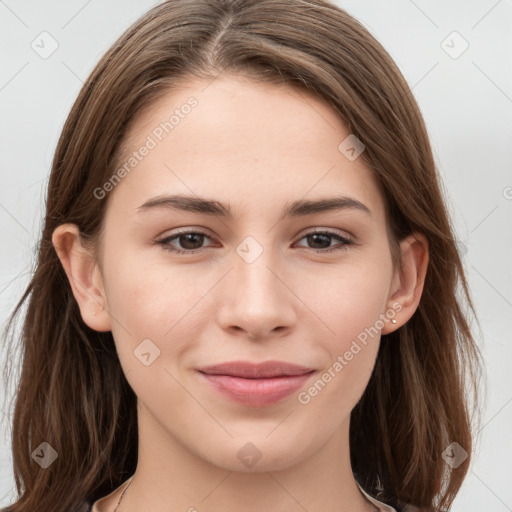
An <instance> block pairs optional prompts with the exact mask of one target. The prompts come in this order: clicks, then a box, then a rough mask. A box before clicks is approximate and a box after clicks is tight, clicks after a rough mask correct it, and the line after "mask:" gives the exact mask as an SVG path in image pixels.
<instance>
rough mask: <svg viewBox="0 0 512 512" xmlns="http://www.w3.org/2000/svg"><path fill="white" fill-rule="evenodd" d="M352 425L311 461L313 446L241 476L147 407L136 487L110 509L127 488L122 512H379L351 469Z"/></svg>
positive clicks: (143, 413) (344, 426) (342, 429)
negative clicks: (200, 451) (201, 453)
mask: <svg viewBox="0 0 512 512" xmlns="http://www.w3.org/2000/svg"><path fill="white" fill-rule="evenodd" d="M349 421H350V418H348V420H347V421H346V422H344V423H343V424H342V425H341V426H340V428H339V429H338V430H337V431H336V432H335V434H334V435H333V436H332V437H331V438H330V439H329V441H328V442H327V443H326V444H325V445H324V446H323V447H321V448H320V449H317V450H312V453H310V454H309V453H307V452H308V450H307V447H300V449H301V450H304V454H303V456H302V457H298V459H300V460H299V462H298V463H295V464H286V463H283V461H282V460H280V461H277V460H272V459H271V457H269V460H267V462H266V463H263V461H264V457H262V458H261V459H260V461H259V462H258V463H257V464H256V465H255V466H254V468H256V467H257V468H258V471H255V469H254V468H252V469H251V470H249V471H233V470H230V469H229V468H225V467H221V464H218V465H215V464H213V463H212V462H210V461H208V460H205V458H204V457H198V456H197V455H196V454H195V453H194V452H193V447H190V449H188V447H186V446H183V444H181V443H179V442H178V441H177V440H176V439H175V438H173V436H172V435H171V433H170V432H169V431H167V430H165V429H164V428H163V427H162V426H161V425H160V424H159V423H158V422H156V421H155V420H154V418H152V416H151V415H150V414H149V412H148V411H147V410H145V409H142V408H141V410H140V411H139V453H138V456H139V457H138V465H137V470H136V471H135V473H134V475H133V477H132V479H131V482H130V483H129V484H130V485H129V488H127V487H126V486H123V488H122V489H119V490H120V492H119V493H116V501H115V504H114V507H113V508H111V509H110V510H111V511H112V512H113V511H114V510H115V506H116V505H117V502H118V498H119V497H120V496H121V492H122V491H123V490H125V489H127V490H126V493H125V495H124V496H123V499H122V501H121V504H120V506H119V507H118V510H117V511H116V512H136V511H139V510H152V511H154V512H164V511H166V512H167V511H168V510H169V509H170V508H172V509H173V510H186V511H188V512H197V511H200V510H205V509H207V510H208V511H209V512H224V511H225V510H243V509H246V508H247V505H248V504H250V506H251V509H252V510H273V511H275V512H304V510H307V511H308V512H320V511H322V512H326V511H327V512H340V511H347V512H349V511H350V512H370V511H372V512H374V511H375V510H376V507H375V506H374V505H373V504H371V503H370V502H369V501H368V500H367V499H366V498H365V497H364V496H363V494H362V493H361V491H360V490H359V488H358V485H357V483H356V481H355V479H354V476H353V473H352V469H351V466H350V456H349V438H348V433H349ZM233 444H234V445H235V444H237V443H233ZM244 444H245V443H243V442H242V443H241V445H242V446H243V445H244ZM221 462H222V461H221ZM110 510H109V512H110Z"/></svg>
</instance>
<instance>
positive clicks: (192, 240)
mask: <svg viewBox="0 0 512 512" xmlns="http://www.w3.org/2000/svg"><path fill="white" fill-rule="evenodd" d="M205 237H206V238H210V237H209V236H208V235H207V234H206V233H203V232H202V231H182V232H181V233H177V234H175V235H172V236H168V237H165V238H163V239H162V240H158V241H157V243H158V244H160V245H161V246H162V249H165V250H166V251H171V252H175V253H177V254H190V253H193V254H195V253H196V252H197V251H198V250H200V249H201V247H200V246H201V245H202V242H203V241H204V238H205ZM173 241H179V242H180V245H181V246H182V247H183V249H185V250H183V249H177V248H176V247H174V246H173V245H171V242H173ZM197 246H199V247H197Z"/></svg>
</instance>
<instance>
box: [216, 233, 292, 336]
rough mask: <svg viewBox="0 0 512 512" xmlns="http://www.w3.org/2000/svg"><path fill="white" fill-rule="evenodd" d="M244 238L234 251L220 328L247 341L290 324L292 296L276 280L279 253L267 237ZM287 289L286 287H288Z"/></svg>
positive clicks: (277, 278)
mask: <svg viewBox="0 0 512 512" xmlns="http://www.w3.org/2000/svg"><path fill="white" fill-rule="evenodd" d="M258 238H259V239H260V240H261V242H260V241H258V240H257V239H256V237H255V236H254V237H253V236H247V237H246V238H244V239H243V240H242V242H240V244H239V245H238V246H236V247H235V251H236V254H235V255H234V261H233V269H232V270H231V272H230V279H229V283H230V284H229V286H228V289H227V290H226V292H227V296H226V297H225V300H223V304H222V307H221V322H222V324H223V326H224V327H233V326H237V327H238V328H242V329H243V330H245V331H246V332H247V333H248V334H249V335H250V336H251V337H263V336H265V335H266V334H267V333H269V332H270V331H271V330H273V329H275V328H277V327H284V326H290V325H291V323H292V322H293V321H294V318H295V315H294V313H293V311H294V308H293V304H292V303H291V302H290V300H291V298H293V294H291V293H290V291H289V290H288V287H287V286H286V285H285V283H284V279H283V277H282V276H280V273H281V272H280V270H279V269H280V268H281V265H280V261H281V258H280V257H279V251H278V250H277V249H276V247H275V246H274V247H272V246H271V245H270V244H271V240H272V237H271V236H259V237H258ZM288 286H289V285H288Z"/></svg>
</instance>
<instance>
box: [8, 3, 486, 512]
mask: <svg viewBox="0 0 512 512" xmlns="http://www.w3.org/2000/svg"><path fill="white" fill-rule="evenodd" d="M458 286H460V287H461V290H462V291H463V292H464V295H463V296H461V297H459V296H458V295H457V287H458ZM463 298H464V304H462V303H461V301H462V300H463ZM25 301H28V309H27V312H26V317H25V319H24V330H23V336H22V340H21V342H22V348H23V352H24V358H23V364H22V373H21V381H20V385H19V388H18V389H17V395H16V407H15V414H14V418H13V439H12V445H13V460H14V475H15V480H16V486H17V490H18V494H19V498H18V500H17V501H16V502H15V503H13V504H12V505H11V506H10V507H9V508H8V510H9V511H12V512H29V511H30V512H33V511H34V510H38V511H50V510H51V511H54V512H60V511H62V512H64V511H66V512H69V511H77V510H91V509H92V510H93V512H135V511H143V510H151V511H152V512H160V511H170V510H172V511H178V510H183V511H189V512H192V511H196V510H197V511H208V512H219V511H226V510H253V511H263V510H273V511H281V512H285V511H286V512H292V511H293V512H295V511H299V510H301V511H302V510H307V511H308V512H317V511H320V510H322V511H333V512H334V511H339V510H343V511H351V512H363V511H370V510H381V511H388V512H389V511H393V510H395V511H399V510H433V509H439V510H447V509H448V508H449V507H450V505H451V503H452V501H453V499H454V497H455V496H456V494H457V492H458V490H459V488H460V486H461V484H462V482H463V479H464V477H465V475H466V473H467V470H468V466H469V463H470V460H471V453H472V444H473V438H472V433H471V408H470V406H469V404H470V403H473V404H476V401H473V402H470V398H471V397H470V396H469V394H468V392H469V391H473V394H474V395H476V394H477V393H476V391H477V383H478V377H479V362H480V356H479V353H478V349H477V346H476V344H475V342H474V340H473V337H472V334H471V331H470V329H469V323H468V319H467V318H466V314H465V313H464V309H465V308H464V306H465V305H466V304H467V305H468V306H469V310H471V311H473V306H472V303H471V299H470V295H469V292H468V288H467V284H466V280H465V276H464V271H463V267H462V264H461V261H460V258H459V255H458V252H457V247H456V244H455V240H454V234H453V229H452V227H451V223H450V219H449V217H448V214H447V210H446V207H445V204H444V199H443V195H442V192H441V186H440V181H439V177H438V175H437V172H436V168H435V163H434V159H433V156H432V151H431V147H430V144H429V140H428V136H427V132H426V129H425V125H424V122H423V120H422V116H421V113H420V111H419V109H418V106H417V104H416V102H415V100H414V98H413V96H412V94H411V92H410V90H409V88H408V86H407V84H406V82H405V80H404V78H403V77H402V75H401V74H400V72H399V70H398V69H397V66H396V65H395V64H394V62H393V61H392V59H391V58H390V56H389V55H388V54H387V53H386V51H385V50H384V49H383V48H382V46H381V45H380V44H379V43H378V42H377V41H376V40H375V39H374V38H373V37H372V36H371V35H370V34H369V33H368V31H367V30H365V29H364V27H362V25H361V24H360V23H358V22H357V21H356V20H355V19H353V18H352V17H351V16H349V15H348V14H347V13H346V12H344V11H343V10H341V9H340V8H338V7H337V6H335V5H333V4H330V3H328V2H326V1H323V0H278V1H275V0H245V1H243V2H241V1H240V2H237V1H235V0H230V1H220V0H207V1H205V0H186V1H183V0H179V1H178V0H171V1H167V2H164V3H162V4H160V5H158V6H156V7H154V8H152V9H151V10H150V11H149V12H148V13H147V14H146V15H145V16H143V17H142V18H141V19H140V20H138V21H137V22H136V23H135V24H134V25H133V26H132V27H130V28H129V29H128V30H127V31H126V32H125V34H124V35H122V36H121V38H120V39H119V40H118V41H117V42H116V43H115V44H114V46H113V47H112V48H111V49H110V50H109V51H108V52H107V54H106V55H105V56H104V57H103V58H102V59H101V61H100V62H99V64H98V65H97V67H96V68H95V69H94V71H93V72H92V74H91V76H90V77H89V79H88V80H87V82H86V83H85V85H84V87H83V89H82V90H81V92H80V94H79V97H78V99H77V100H76V102H75V105H74V106H73V108H72V110H71V113H70V115H69V117H68V119H67V121H66V124H65V126H64V129H63V132H62V135H61V138H60V140H59V144H58V147H57V150H56V154H55V157H54V161H53V167H52V171H51V176H50V181H49V187H48V199H47V211H46V218H45V225H44V231H43V234H42V238H41V243H40V247H39V254H38V264H37V268H36V271H35V274H34V276H33V279H32V281H31V283H30V285H29V287H28V289H27V290H26V292H25V294H24V296H23V297H22V299H21V301H20V303H19V304H18V306H17V308H16V310H15V312H14V313H13V317H12V319H14V318H15V316H16V315H17V314H19V312H20V311H21V307H22V305H23V303H24V302H25ZM473 313H474V312H473ZM468 383H469V384H470V385H471V386H472V387H470V388H468V389H466V387H465V386H466V384H468Z"/></svg>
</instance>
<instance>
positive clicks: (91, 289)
mask: <svg viewBox="0 0 512 512" xmlns="http://www.w3.org/2000/svg"><path fill="white" fill-rule="evenodd" d="M52 243H53V246H54V247H55V250H56V251H57V255H58V257H59V260H60V262H61V264H62V266H63V267H64V271H65V272H66V275H67V277H68V280H69V283H70V285H71V290H72V291H73V295H74V296H75V299H76V301H77V303H78V307H79V308H80V313H81V315H82V319H83V321H84V322H85V323H86V324H87V325H88V326H89V327H90V328H91V329H94V330H95V331H110V330H111V318H110V315H109V313H108V309H107V307H106V305H107V299H106V294H105V290H104V287H103V280H102V278H101V272H100V267H99V264H98V262H97V260H96V258H95V256H94V255H93V254H92V253H91V252H90V250H88V249H86V248H85V247H84V245H83V244H82V239H81V238H80V230H79V228H78V226H77V225H76V224H61V225H60V226H58V227H57V228H56V229H55V230H54V232H53V234H52Z"/></svg>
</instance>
